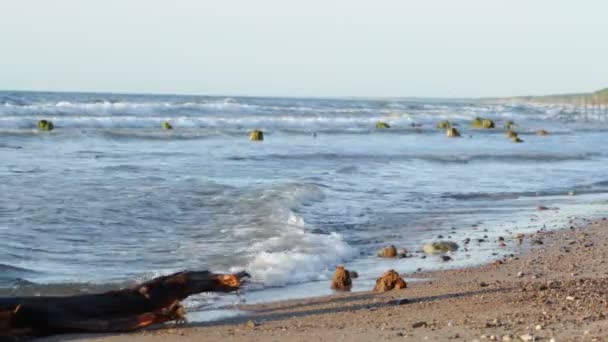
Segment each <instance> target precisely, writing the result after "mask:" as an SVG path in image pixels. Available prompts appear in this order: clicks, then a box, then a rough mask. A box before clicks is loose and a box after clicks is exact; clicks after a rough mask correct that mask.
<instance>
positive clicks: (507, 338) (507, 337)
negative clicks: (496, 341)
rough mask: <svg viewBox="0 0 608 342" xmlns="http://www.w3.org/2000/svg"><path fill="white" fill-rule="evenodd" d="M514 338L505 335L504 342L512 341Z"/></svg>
mask: <svg viewBox="0 0 608 342" xmlns="http://www.w3.org/2000/svg"><path fill="white" fill-rule="evenodd" d="M512 339H513V338H512V337H511V336H510V335H504V336H503V337H502V340H503V342H508V341H511V340H512Z"/></svg>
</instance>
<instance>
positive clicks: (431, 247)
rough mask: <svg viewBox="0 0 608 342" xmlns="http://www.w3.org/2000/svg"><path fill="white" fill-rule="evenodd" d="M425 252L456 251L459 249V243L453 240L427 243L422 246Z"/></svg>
mask: <svg viewBox="0 0 608 342" xmlns="http://www.w3.org/2000/svg"><path fill="white" fill-rule="evenodd" d="M422 250H423V251H424V253H427V254H441V253H447V252H454V251H456V250H458V244H457V243H456V242H452V241H437V242H433V243H427V244H426V245H424V246H423V247H422Z"/></svg>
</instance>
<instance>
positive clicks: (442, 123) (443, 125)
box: [436, 120, 452, 129]
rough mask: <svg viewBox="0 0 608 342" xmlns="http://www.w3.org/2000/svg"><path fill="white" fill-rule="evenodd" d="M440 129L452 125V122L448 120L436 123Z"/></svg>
mask: <svg viewBox="0 0 608 342" xmlns="http://www.w3.org/2000/svg"><path fill="white" fill-rule="evenodd" d="M436 127H437V128H438V129H448V128H450V127H452V124H451V123H450V122H449V121H448V120H443V121H439V122H438V123H437V125H436Z"/></svg>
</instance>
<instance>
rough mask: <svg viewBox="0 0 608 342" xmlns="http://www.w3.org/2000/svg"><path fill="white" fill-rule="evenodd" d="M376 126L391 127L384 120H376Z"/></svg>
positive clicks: (381, 127) (380, 127)
mask: <svg viewBox="0 0 608 342" xmlns="http://www.w3.org/2000/svg"><path fill="white" fill-rule="evenodd" d="M376 128H379V129H383V128H391V126H390V125H389V124H387V123H386V122H383V121H378V122H376Z"/></svg>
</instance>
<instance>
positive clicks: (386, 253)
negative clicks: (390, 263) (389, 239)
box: [377, 245, 397, 258]
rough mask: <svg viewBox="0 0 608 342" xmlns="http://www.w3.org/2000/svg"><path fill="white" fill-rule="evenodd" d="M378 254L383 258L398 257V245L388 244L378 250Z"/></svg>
mask: <svg viewBox="0 0 608 342" xmlns="http://www.w3.org/2000/svg"><path fill="white" fill-rule="evenodd" d="M377 255H378V256H379V257H381V258H396V257H397V247H395V246H393V245H389V246H386V247H384V248H382V249H381V250H379V251H378V253H377Z"/></svg>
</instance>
